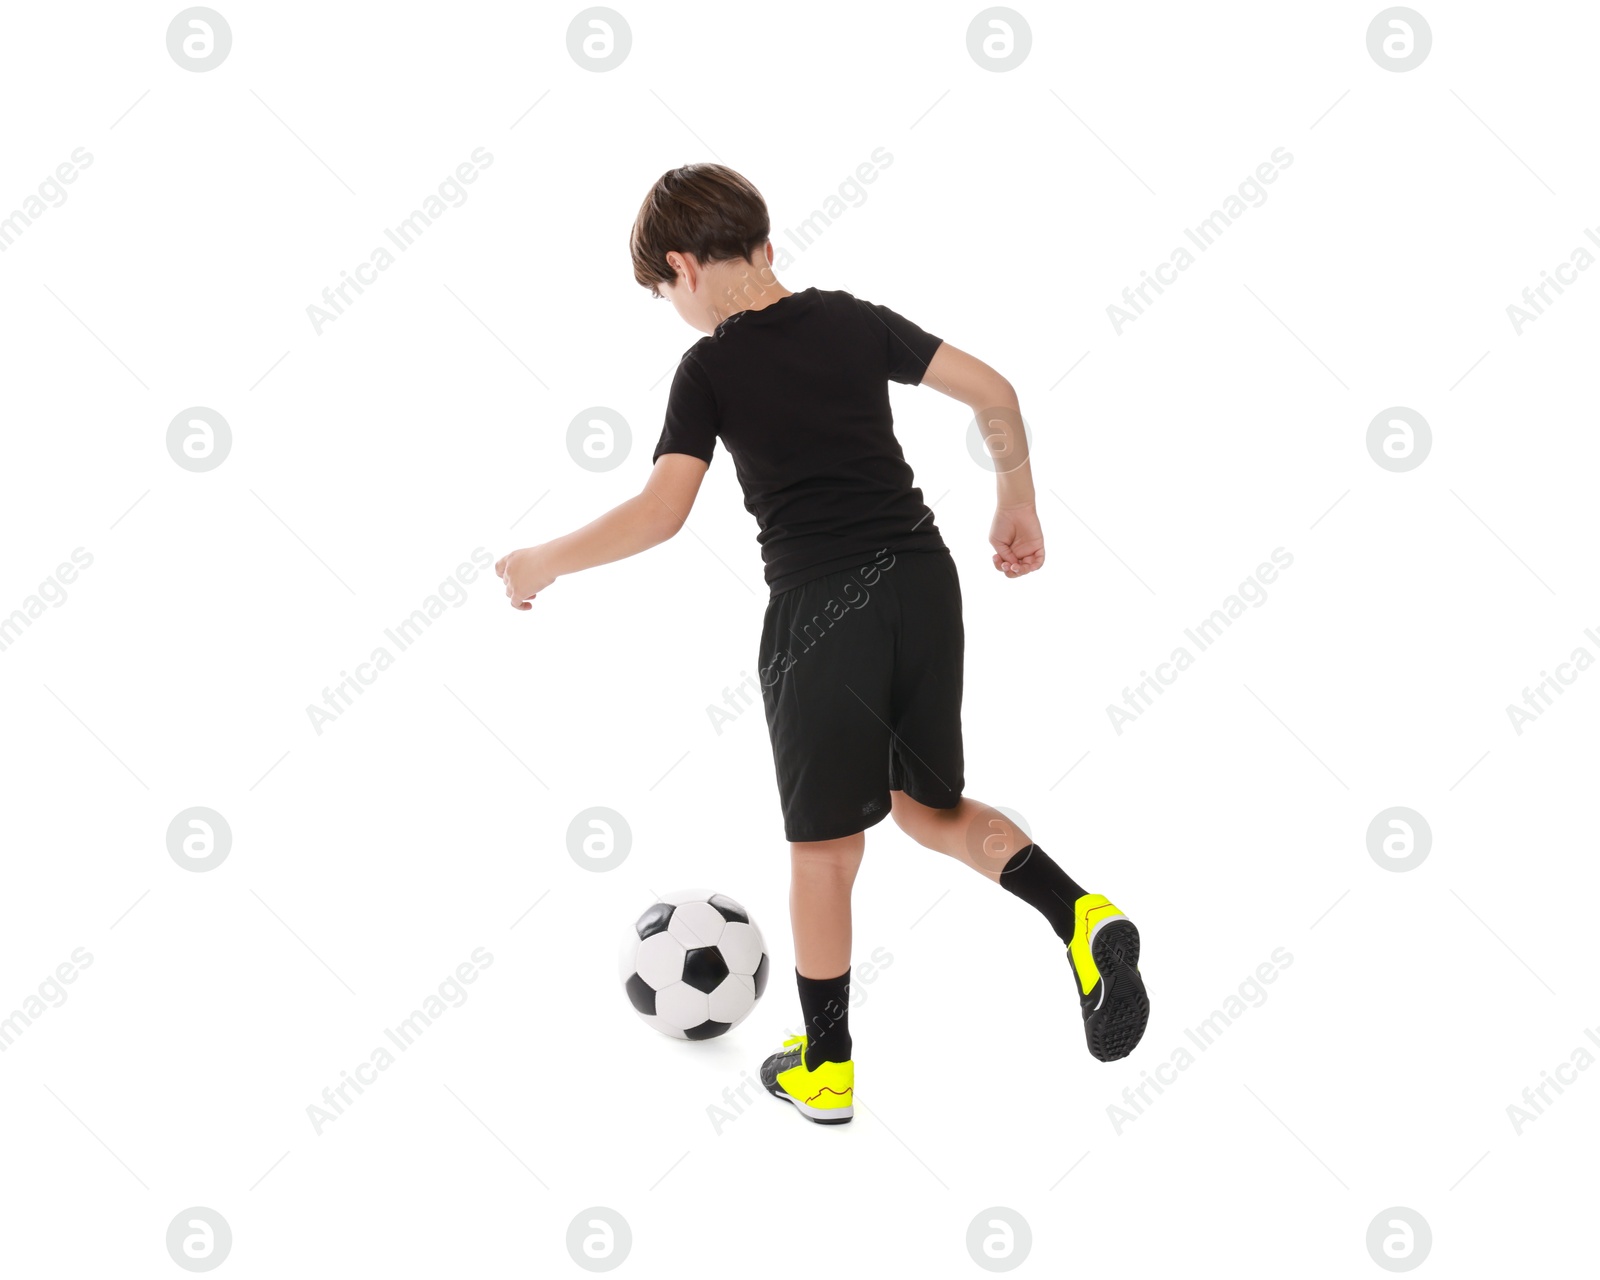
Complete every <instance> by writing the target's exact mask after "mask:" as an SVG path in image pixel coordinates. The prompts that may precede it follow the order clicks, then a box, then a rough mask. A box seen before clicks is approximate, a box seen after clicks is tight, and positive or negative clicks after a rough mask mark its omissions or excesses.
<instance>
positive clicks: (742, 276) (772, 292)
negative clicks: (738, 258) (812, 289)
mask: <svg viewBox="0 0 1600 1280" xmlns="http://www.w3.org/2000/svg"><path fill="white" fill-rule="evenodd" d="M701 286H702V288H703V289H704V291H705V307H706V311H707V313H708V314H709V316H710V318H711V324H712V327H713V328H715V327H716V326H717V325H719V324H721V323H722V322H723V321H724V320H726V319H727V318H728V317H729V316H731V315H736V314H738V313H739V312H741V311H763V310H765V309H766V308H767V307H770V306H771V305H772V304H773V303H774V302H778V301H779V300H781V299H783V298H787V297H789V296H790V294H791V293H792V292H793V290H790V289H785V288H784V287H783V285H782V284H781V283H779V281H778V277H777V276H775V275H773V273H772V268H771V267H770V266H768V265H767V264H766V263H764V262H763V263H761V264H760V265H759V266H757V265H756V264H754V263H750V262H718V263H715V264H714V265H712V266H710V267H708V268H706V270H705V271H704V272H703V274H702V276H701Z"/></svg>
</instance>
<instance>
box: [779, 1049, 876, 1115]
mask: <svg viewBox="0 0 1600 1280" xmlns="http://www.w3.org/2000/svg"><path fill="white" fill-rule="evenodd" d="M761 1083H762V1084H764V1085H765V1086H766V1087H767V1092H768V1093H770V1094H771V1095H772V1096H773V1097H774V1098H781V1099H783V1100H784V1101H785V1102H792V1103H794V1105H795V1109H796V1110H797V1111H799V1113H800V1114H801V1115H803V1116H804V1117H805V1118H806V1119H807V1120H814V1121H815V1122H816V1123H817V1124H848V1123H849V1122H850V1120H851V1119H852V1117H854V1115H855V1113H856V1109H855V1107H854V1105H853V1101H854V1098H855V1087H856V1065H855V1063H854V1062H819V1063H818V1064H817V1069H816V1070H815V1071H808V1070H807V1069H806V1038H805V1037H804V1036H794V1037H793V1038H791V1039H788V1040H785V1041H784V1042H783V1048H782V1049H780V1050H779V1051H778V1052H777V1053H775V1054H773V1055H772V1056H771V1057H770V1058H768V1059H767V1060H766V1061H765V1062H763V1063H762V1064H761Z"/></svg>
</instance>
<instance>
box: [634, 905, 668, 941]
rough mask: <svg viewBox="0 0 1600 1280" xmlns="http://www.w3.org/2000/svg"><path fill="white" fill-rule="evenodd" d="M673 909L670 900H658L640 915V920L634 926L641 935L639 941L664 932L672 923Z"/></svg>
mask: <svg viewBox="0 0 1600 1280" xmlns="http://www.w3.org/2000/svg"><path fill="white" fill-rule="evenodd" d="M673 910H674V908H673V906H672V904H671V903H670V902H658V903H656V905H655V906H653V907H651V908H650V910H648V911H646V912H645V913H644V914H643V915H642V916H640V917H639V922H638V923H637V924H636V925H634V926H633V927H634V930H635V932H637V933H638V935H639V941H640V942H643V941H644V940H645V939H646V938H648V937H651V936H652V935H654V934H657V933H661V932H663V931H664V930H665V929H666V927H667V926H668V925H669V924H671V923H672V912H673Z"/></svg>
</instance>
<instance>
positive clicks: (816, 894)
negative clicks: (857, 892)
mask: <svg viewBox="0 0 1600 1280" xmlns="http://www.w3.org/2000/svg"><path fill="white" fill-rule="evenodd" d="M866 847H867V835H866V832H864V831H858V832H856V833H855V835H853V836H844V837H843V838H842V839H839V840H814V841H808V842H805V843H796V844H792V845H790V846H789V866H790V875H789V920H790V923H791V924H792V925H793V926H794V964H795V968H796V969H797V970H798V971H799V972H800V975H801V976H802V977H805V978H832V977H834V976H835V975H837V974H841V973H843V972H844V971H845V970H846V969H848V968H849V967H850V890H851V887H852V886H853V885H854V884H855V882H856V872H857V871H859V870H860V869H861V855H862V853H863V852H864V851H865V850H866Z"/></svg>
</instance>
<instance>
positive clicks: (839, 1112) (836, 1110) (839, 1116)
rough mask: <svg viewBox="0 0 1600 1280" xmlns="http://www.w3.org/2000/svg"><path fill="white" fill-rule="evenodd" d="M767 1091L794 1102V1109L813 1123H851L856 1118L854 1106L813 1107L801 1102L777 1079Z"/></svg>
mask: <svg viewBox="0 0 1600 1280" xmlns="http://www.w3.org/2000/svg"><path fill="white" fill-rule="evenodd" d="M767 1092H768V1093H770V1094H771V1095H772V1096H773V1097H774V1098H777V1099H778V1100H779V1101H780V1102H792V1103H794V1109H795V1110H796V1111H798V1112H799V1113H800V1114H801V1115H803V1116H804V1117H805V1118H806V1119H807V1120H809V1121H811V1123H812V1124H849V1123H850V1121H851V1120H853V1119H854V1118H855V1114H856V1109H855V1108H854V1107H813V1106H811V1105H810V1104H809V1103H805V1102H801V1101H800V1099H799V1098H795V1097H791V1096H790V1095H789V1094H787V1093H785V1092H784V1091H783V1090H782V1089H781V1088H779V1087H778V1084H777V1082H776V1081H774V1082H773V1083H772V1084H769V1085H768V1086H767Z"/></svg>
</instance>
